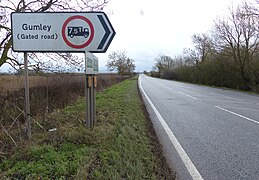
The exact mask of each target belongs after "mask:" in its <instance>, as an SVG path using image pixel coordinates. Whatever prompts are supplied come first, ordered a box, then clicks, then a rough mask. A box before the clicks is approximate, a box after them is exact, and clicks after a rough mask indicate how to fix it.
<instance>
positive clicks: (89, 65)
mask: <svg viewBox="0 0 259 180" xmlns="http://www.w3.org/2000/svg"><path fill="white" fill-rule="evenodd" d="M85 73H86V74H98V73H99V66H98V58H97V57H96V56H95V55H93V54H92V53H90V52H85Z"/></svg>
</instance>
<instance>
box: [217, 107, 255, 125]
mask: <svg viewBox="0 0 259 180" xmlns="http://www.w3.org/2000/svg"><path fill="white" fill-rule="evenodd" d="M215 107H216V108H218V109H221V110H223V111H225V112H228V113H231V114H233V115H236V116H238V117H241V118H243V119H246V120H248V121H251V122H254V123H256V124H259V122H258V121H256V120H254V119H251V118H249V117H246V116H243V115H241V114H238V113H235V112H232V111H229V110H227V109H224V108H222V107H220V106H215Z"/></svg>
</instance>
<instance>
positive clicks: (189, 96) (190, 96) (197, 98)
mask: <svg viewBox="0 0 259 180" xmlns="http://www.w3.org/2000/svg"><path fill="white" fill-rule="evenodd" d="M178 93H180V94H182V95H185V96H187V97H189V98H192V99H196V100H197V99H198V98H196V97H193V96H191V95H189V94H185V93H183V92H181V91H178Z"/></svg>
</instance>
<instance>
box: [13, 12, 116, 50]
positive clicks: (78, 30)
mask: <svg viewBox="0 0 259 180" xmlns="http://www.w3.org/2000/svg"><path fill="white" fill-rule="evenodd" d="M11 21H12V36H13V50H14V51H18V52H85V51H89V52H93V53H98V52H106V50H107V48H108V47H109V45H110V43H111V41H112V39H113V37H114V36H115V31H114V29H113V27H112V25H111V23H110V21H109V19H108V17H107V16H106V14H105V13H103V12H53V13H27V12H23V13H12V15H11Z"/></svg>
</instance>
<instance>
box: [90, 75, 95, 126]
mask: <svg viewBox="0 0 259 180" xmlns="http://www.w3.org/2000/svg"><path fill="white" fill-rule="evenodd" d="M90 77H91V82H90V83H91V88H90V97H91V98H90V99H91V102H90V103H91V105H90V117H91V121H90V124H91V128H92V127H93V123H94V122H93V119H94V107H93V105H94V81H93V75H90Z"/></svg>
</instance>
